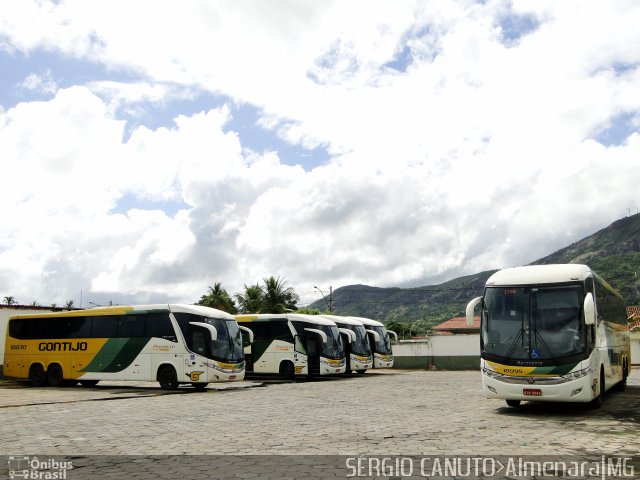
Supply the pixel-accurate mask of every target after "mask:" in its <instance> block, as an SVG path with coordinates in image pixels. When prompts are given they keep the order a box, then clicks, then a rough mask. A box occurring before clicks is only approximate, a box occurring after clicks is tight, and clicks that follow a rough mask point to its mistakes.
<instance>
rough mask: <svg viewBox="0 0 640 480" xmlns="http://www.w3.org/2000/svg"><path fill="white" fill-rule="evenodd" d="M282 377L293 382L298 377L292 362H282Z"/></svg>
mask: <svg viewBox="0 0 640 480" xmlns="http://www.w3.org/2000/svg"><path fill="white" fill-rule="evenodd" d="M280 376H281V377H282V378H286V379H287V380H293V379H294V378H295V376H296V369H295V367H294V366H293V363H291V362H286V361H285V362H282V363H281V364H280Z"/></svg>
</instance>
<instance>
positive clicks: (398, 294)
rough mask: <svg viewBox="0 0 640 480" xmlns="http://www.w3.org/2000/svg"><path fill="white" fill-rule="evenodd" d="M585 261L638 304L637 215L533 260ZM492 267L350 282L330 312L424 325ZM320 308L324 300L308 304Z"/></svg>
mask: <svg viewBox="0 0 640 480" xmlns="http://www.w3.org/2000/svg"><path fill="white" fill-rule="evenodd" d="M550 263H584V264H587V265H589V266H590V267H591V268H592V269H593V270H595V271H596V272H597V273H598V274H599V275H600V276H601V277H602V278H604V279H605V280H607V281H608V282H609V283H610V284H611V285H612V286H613V287H614V288H616V289H618V290H619V291H620V293H622V295H623V296H624V297H625V300H626V302H627V305H639V304H640V214H636V215H633V216H630V217H625V218H622V219H620V220H617V221H616V222H614V223H612V224H611V225H609V226H608V227H606V228H604V229H602V230H600V231H599V232H596V233H594V234H593V235H591V236H589V237H587V238H584V239H582V240H580V241H579V242H576V243H573V244H571V245H569V246H568V247H565V248H563V249H561V250H558V251H557V252H555V253H552V254H551V255H549V256H547V257H544V258H541V259H539V260H536V261H535V262H532V265H534V264H535V265H539V264H550ZM495 271H496V270H490V271H486V272H481V273H476V274H474V275H467V276H464V277H459V278H455V279H453V280H450V281H448V282H445V283H442V284H439V285H431V286H424V287H416V288H378V287H370V286H367V285H349V286H346V287H340V288H337V289H336V290H334V291H333V298H332V301H333V302H332V305H333V312H334V313H336V314H338V315H354V316H362V317H369V318H375V319H379V320H382V321H385V322H390V321H394V322H401V323H406V324H411V325H412V328H413V327H415V330H414V332H421V331H425V330H428V329H429V328H430V327H431V326H433V325H436V324H438V323H440V322H442V321H444V320H447V319H449V318H451V317H454V316H463V315H464V311H465V307H466V305H467V303H468V302H469V300H471V299H472V298H474V297H477V296H479V295H481V294H482V290H483V287H484V284H485V282H486V280H487V278H489V276H491V274H493V273H494V272H495ZM310 307H312V308H318V309H320V310H324V309H325V308H326V304H325V303H324V301H318V302H315V303H313V304H311V305H310Z"/></svg>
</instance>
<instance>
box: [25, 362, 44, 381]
mask: <svg viewBox="0 0 640 480" xmlns="http://www.w3.org/2000/svg"><path fill="white" fill-rule="evenodd" d="M29 380H31V383H32V384H33V386H34V387H44V386H45V385H46V384H47V374H46V373H45V371H44V368H42V365H40V364H39V363H36V364H34V365H31V368H30V369H29Z"/></svg>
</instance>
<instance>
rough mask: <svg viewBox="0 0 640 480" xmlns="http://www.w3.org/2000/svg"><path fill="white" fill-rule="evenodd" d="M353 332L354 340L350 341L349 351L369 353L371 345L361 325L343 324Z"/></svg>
mask: <svg viewBox="0 0 640 480" xmlns="http://www.w3.org/2000/svg"><path fill="white" fill-rule="evenodd" d="M345 328H348V329H349V330H351V331H352V332H353V333H355V334H356V340H355V341H354V342H353V343H351V352H352V353H354V354H356V355H362V356H365V357H367V356H369V355H371V346H370V345H369V336H368V335H367V331H366V330H365V328H364V326H363V325H345Z"/></svg>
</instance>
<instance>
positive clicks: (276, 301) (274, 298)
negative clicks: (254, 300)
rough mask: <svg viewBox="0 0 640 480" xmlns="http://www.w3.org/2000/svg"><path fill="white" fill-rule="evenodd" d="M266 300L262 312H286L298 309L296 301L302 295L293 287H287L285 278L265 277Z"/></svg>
mask: <svg viewBox="0 0 640 480" xmlns="http://www.w3.org/2000/svg"><path fill="white" fill-rule="evenodd" d="M262 281H263V282H264V288H263V291H264V301H263V305H262V309H261V313H285V312H287V311H290V310H296V303H298V301H299V300H300V297H299V296H298V295H297V294H296V292H295V291H294V290H293V288H291V287H285V285H286V284H287V282H286V281H285V279H284V278H280V277H278V278H275V277H273V276H271V277H269V278H263V279H262Z"/></svg>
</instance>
